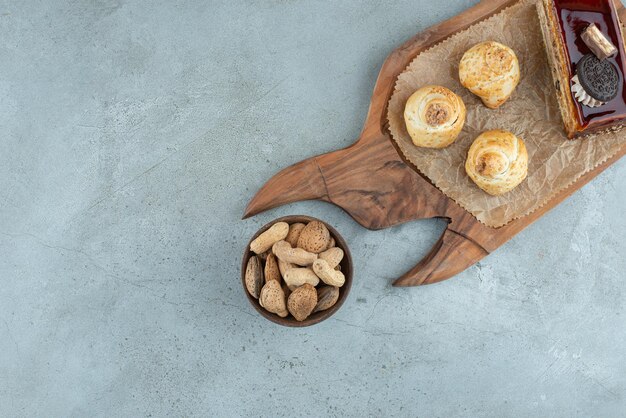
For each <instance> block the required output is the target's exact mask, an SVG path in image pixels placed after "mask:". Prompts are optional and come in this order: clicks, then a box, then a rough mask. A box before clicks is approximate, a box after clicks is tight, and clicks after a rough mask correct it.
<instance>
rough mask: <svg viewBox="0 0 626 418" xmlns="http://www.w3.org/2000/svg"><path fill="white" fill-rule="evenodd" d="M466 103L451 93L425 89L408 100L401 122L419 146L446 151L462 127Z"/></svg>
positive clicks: (432, 88) (438, 87) (444, 89)
mask: <svg viewBox="0 0 626 418" xmlns="http://www.w3.org/2000/svg"><path fill="white" fill-rule="evenodd" d="M465 114H466V111H465V104H464V103H463V100H462V99H461V98H460V97H459V96H457V95H456V94H454V93H453V92H452V91H450V90H448V89H447V88H445V87H441V86H426V87H422V88H421V89H419V90H417V91H416V92H415V93H413V94H412V95H411V97H409V100H408V101H407V102H406V106H405V108H404V122H405V123H406V129H407V131H408V132H409V135H411V139H412V140H413V143H414V144H415V145H417V146H418V147H427V148H445V147H447V146H448V145H450V144H452V143H453V142H454V140H455V139H456V138H457V136H459V133H460V132H461V129H463V125H464V124H465Z"/></svg>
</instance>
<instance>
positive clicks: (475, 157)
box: [465, 130, 528, 196]
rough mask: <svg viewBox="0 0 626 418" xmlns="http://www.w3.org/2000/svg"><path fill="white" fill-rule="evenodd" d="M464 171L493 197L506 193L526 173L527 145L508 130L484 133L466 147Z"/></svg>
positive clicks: (520, 180)
mask: <svg viewBox="0 0 626 418" xmlns="http://www.w3.org/2000/svg"><path fill="white" fill-rule="evenodd" d="M465 171H466V172H467V175H468V176H469V177H470V178H471V179H472V180H473V181H474V183H476V185H477V186H478V187H480V188H481V189H483V190H484V191H485V192H487V193H489V194H491V195H494V196H498V195H501V194H504V193H507V192H509V191H511V190H513V189H514V188H515V187H517V186H518V185H519V184H520V183H521V182H522V181H524V179H525V178H526V176H527V174H528V152H527V151H526V145H525V144H524V141H522V140H521V139H519V138H518V137H516V136H515V135H514V134H512V133H511V132H508V131H502V130H493V131H487V132H483V133H482V134H480V135H479V136H478V138H476V139H475V140H474V143H473V144H472V146H471V147H470V149H469V152H468V154H467V160H466V162H465Z"/></svg>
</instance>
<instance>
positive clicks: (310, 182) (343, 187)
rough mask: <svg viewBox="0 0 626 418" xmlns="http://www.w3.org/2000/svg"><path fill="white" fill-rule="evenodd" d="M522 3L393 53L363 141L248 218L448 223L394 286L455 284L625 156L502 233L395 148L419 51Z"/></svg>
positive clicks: (261, 201)
mask: <svg viewBox="0 0 626 418" xmlns="http://www.w3.org/2000/svg"><path fill="white" fill-rule="evenodd" d="M516 1H517V0H483V1H482V2H480V3H479V4H478V5H476V6H474V7H472V8H471V9H468V10H466V11H465V12H463V13H461V14H459V15H457V16H455V17H453V18H452V19H449V20H447V21H445V22H442V23H440V24H438V25H435V26H433V27H431V28H429V29H427V30H425V31H423V32H422V33H420V34H418V35H416V36H415V37H413V38H412V39H410V40H409V41H407V42H406V43H405V44H404V45H402V46H400V47H399V48H397V49H396V50H394V51H393V52H392V53H391V55H389V57H387V60H386V61H385V63H384V64H383V66H382V69H381V71H380V74H379V76H378V80H377V81H376V86H375V88H374V94H373V96H372V100H371V104H370V108H369V112H368V115H367V119H366V121H365V126H364V128H363V131H362V132H361V135H360V137H359V139H358V140H357V141H356V142H355V143H354V144H353V145H352V146H350V147H348V148H345V149H342V150H339V151H335V152H331V153H328V154H323V155H319V156H317V157H313V158H310V159H307V160H304V161H302V162H300V163H297V164H294V165H292V166H291V167H288V168H286V169H284V170H283V171H281V172H279V173H278V174H276V175H275V176H274V177H272V178H271V179H270V180H269V181H268V182H267V183H266V184H265V185H264V186H263V187H262V188H261V189H260V190H259V191H258V193H257V194H256V196H254V198H253V199H252V201H251V202H250V203H249V204H248V207H247V208H246V210H245V213H244V219H245V218H247V217H250V216H253V215H256V214H258V213H259V212H262V211H265V210H268V209H271V208H274V207H277V206H280V205H285V204H288V203H292V202H296V201H301V200H311V199H318V200H323V201H326V202H330V203H333V204H335V205H337V206H339V207H341V208H343V209H344V210H345V211H346V212H348V213H349V214H350V215H351V216H352V217H353V218H354V219H355V220H356V221H357V222H358V223H359V224H361V225H363V226H364V227H366V228H369V229H383V228H388V227H391V226H393V225H397V224H400V223H403V222H408V221H412V220H415V219H424V218H444V219H447V220H448V227H447V228H446V230H445V231H444V233H443V234H442V236H441V238H440V239H439V241H437V243H436V244H435V246H434V247H433V248H432V250H431V251H430V252H429V253H428V255H426V257H425V258H424V259H423V260H422V261H421V262H420V263H419V264H417V265H416V266H415V267H413V268H412V269H411V270H409V271H408V272H406V273H405V274H404V275H403V276H402V277H400V278H399V279H397V280H396V281H395V282H394V286H417V285H423V284H429V283H435V282H439V281H441V280H445V279H449V278H450V277H452V276H454V275H456V274H457V273H459V272H461V271H463V270H465V269H467V268H468V267H470V266H471V265H473V264H474V263H476V262H478V261H480V260H481V259H482V258H483V257H485V256H487V255H489V254H490V253H491V252H493V251H495V250H496V249H497V248H498V247H500V246H501V245H502V244H504V243H505V242H507V241H508V240H509V239H511V238H512V237H513V236H515V235H516V234H517V233H518V232H520V231H521V230H522V229H524V228H526V227H527V226H528V225H530V224H531V223H533V222H534V221H535V220H537V219H538V218H539V217H540V216H542V215H543V214H544V213H546V212H547V211H549V210H550V209H552V208H553V207H555V206H556V205H558V204H559V203H561V202H562V201H563V200H564V199H565V198H566V197H568V196H569V195H571V194H572V193H574V192H575V191H576V190H578V189H580V188H581V187H582V186H584V185H585V184H587V183H588V182H589V181H591V180H592V179H593V178H594V177H596V176H597V175H598V174H600V173H601V172H603V171H604V170H605V169H606V168H607V167H609V166H610V165H611V164H613V163H614V162H616V161H617V160H619V159H620V158H621V157H622V156H624V154H626V146H624V147H622V149H621V150H620V152H618V153H617V155H615V156H614V157H613V158H611V159H610V160H608V161H607V162H605V163H604V164H602V165H600V166H599V167H597V168H596V169H595V170H593V171H591V172H589V173H587V174H585V175H584V176H583V177H582V178H580V179H579V180H578V181H577V182H575V183H574V184H573V185H572V186H570V187H569V188H567V189H565V190H563V191H561V192H560V193H559V194H557V195H556V196H555V197H554V198H553V199H552V200H551V201H550V202H549V203H548V204H547V205H545V206H543V207H541V208H540V209H538V210H537V211H535V212H533V213H532V214H531V215H528V216H526V217H524V218H521V219H518V220H515V221H513V222H511V223H509V224H507V225H506V226H504V227H501V228H490V227H488V226H485V225H484V224H481V223H480V222H479V221H478V220H477V219H476V218H475V217H474V216H472V215H471V214H470V213H469V212H467V211H466V210H464V209H463V208H461V207H460V206H459V205H458V204H456V203H455V202H454V201H453V200H451V199H450V198H449V197H447V196H446V195H444V194H443V193H442V192H441V191H439V189H437V188H436V187H434V186H433V185H432V184H431V183H430V182H429V180H428V179H426V178H424V177H422V176H421V175H420V174H419V173H418V172H417V170H416V169H415V168H414V167H413V166H412V165H411V163H409V162H407V161H406V160H404V159H403V157H402V156H401V154H400V153H399V151H398V150H397V149H396V145H395V143H394V142H393V140H392V139H391V137H390V134H389V129H388V126H387V104H388V102H389V99H390V98H391V95H392V93H393V89H394V85H395V82H396V78H397V77H398V75H399V74H400V73H401V72H402V71H404V70H405V68H406V67H407V65H408V64H409V63H410V62H411V61H412V60H413V58H415V57H416V56H417V54H419V53H420V52H422V51H424V50H426V49H428V48H429V47H431V46H432V45H435V44H437V43H439V42H441V41H443V40H444V39H446V38H448V37H449V36H451V35H453V34H455V33H457V32H459V31H462V30H464V29H467V28H468V27H469V26H471V25H473V24H475V23H478V22H480V21H481V20H483V19H486V18H488V17H490V16H492V15H494V14H496V13H498V12H499V11H501V10H502V9H504V8H505V7H507V6H510V5H512V4H514V3H515V2H516ZM615 2H616V4H617V7H618V9H619V13H620V17H621V19H622V22H625V21H626V9H624V6H623V5H622V4H621V2H620V0H615Z"/></svg>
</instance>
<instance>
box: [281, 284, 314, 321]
mask: <svg viewBox="0 0 626 418" xmlns="http://www.w3.org/2000/svg"><path fill="white" fill-rule="evenodd" d="M316 305H317V291H316V290H315V288H314V287H313V286H311V285H310V284H308V283H306V284H304V285H302V286H300V287H299V288H297V289H296V290H294V291H293V292H291V294H290V295H289V299H288V300H287V309H288V310H289V313H291V314H292V315H293V317H294V318H296V321H304V320H305V319H307V318H308V317H309V315H311V312H313V309H315V306H316Z"/></svg>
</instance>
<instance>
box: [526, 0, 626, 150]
mask: <svg viewBox="0 0 626 418" xmlns="http://www.w3.org/2000/svg"><path fill="white" fill-rule="evenodd" d="M537 11H538V14H539V21H540V24H541V29H542V32H543V39H544V43H545V46H546V52H547V55H548V61H549V64H550V69H551V72H552V77H553V80H554V87H555V90H556V95H557V100H558V102H559V107H560V109H561V116H562V119H563V124H564V126H565V133H566V134H567V137H568V138H570V139H571V138H575V137H577V136H581V135H585V134H589V133H594V132H600V131H606V130H610V129H614V130H617V129H621V127H622V126H623V125H625V124H626V91H625V89H624V69H625V68H626V61H625V59H626V55H625V54H624V40H623V38H622V31H621V27H620V23H619V18H618V16H617V12H616V10H615V5H614V4H613V0H540V1H539V2H538V3H537Z"/></svg>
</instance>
